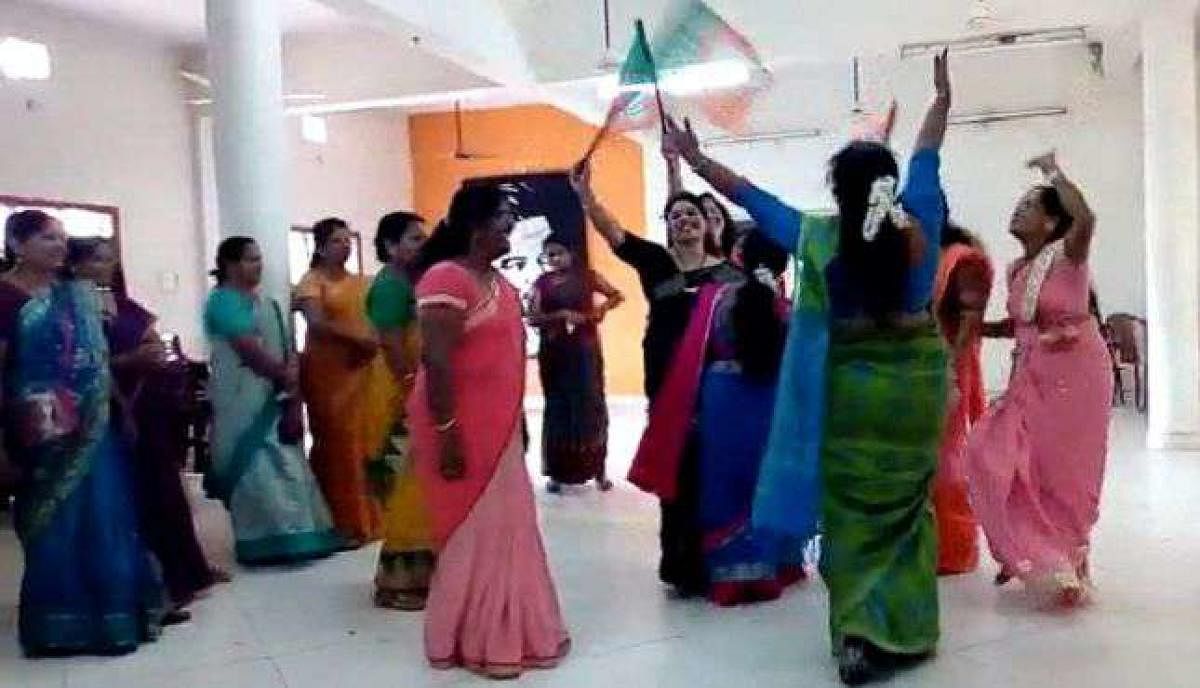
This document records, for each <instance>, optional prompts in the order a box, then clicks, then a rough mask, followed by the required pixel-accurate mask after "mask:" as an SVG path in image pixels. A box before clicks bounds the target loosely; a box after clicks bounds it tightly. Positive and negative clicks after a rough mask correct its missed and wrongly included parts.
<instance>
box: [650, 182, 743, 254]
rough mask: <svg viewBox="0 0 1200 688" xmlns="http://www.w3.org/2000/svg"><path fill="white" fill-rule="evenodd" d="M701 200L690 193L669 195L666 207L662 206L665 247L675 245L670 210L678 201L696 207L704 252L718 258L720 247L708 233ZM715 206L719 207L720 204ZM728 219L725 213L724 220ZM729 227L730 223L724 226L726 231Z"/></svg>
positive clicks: (706, 217) (677, 192)
mask: <svg viewBox="0 0 1200 688" xmlns="http://www.w3.org/2000/svg"><path fill="white" fill-rule="evenodd" d="M702 199H703V196H698V195H696V194H694V193H692V192H691V191H676V192H675V193H673V194H671V197H670V198H668V199H667V203H666V205H664V206H663V221H664V222H666V223H667V247H668V248H669V247H671V246H674V245H675V240H674V239H673V238H672V237H671V227H670V224H671V208H674V207H675V204H676V203H679V202H680V201H686V202H688V203H691V204H692V205H694V206H696V210H697V211H698V212H699V213H700V218H701V219H702V220H704V239H703V241H704V252H705V253H707V254H708V255H710V256H716V257H718V258H719V257H721V246H720V244H718V243H717V240H716V239H714V238H713V236H712V234H711V233H710V232H709V231H708V216H707V215H705V214H704V202H703V201H702ZM717 205H720V203H718V204H717ZM728 217H729V215H728V213H726V218H728ZM731 226H732V223H728V222H727V223H726V224H725V228H726V230H728V229H729V227H731Z"/></svg>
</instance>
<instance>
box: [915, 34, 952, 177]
mask: <svg viewBox="0 0 1200 688" xmlns="http://www.w3.org/2000/svg"><path fill="white" fill-rule="evenodd" d="M933 87H934V96H933V102H932V103H930V105H929V109H928V110H926V111H925V120H924V121H923V122H922V123H921V131H920V133H918V134H917V143H916V145H915V146H913V152H914V153H916V152H918V151H922V150H941V148H942V141H943V140H945V138H946V122H947V120H948V119H949V117H950V101H951V92H950V56H949V49H946V50H943V51H942V54H941V55H937V56H935V57H934V58H933Z"/></svg>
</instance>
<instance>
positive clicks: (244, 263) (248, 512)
mask: <svg viewBox="0 0 1200 688" xmlns="http://www.w3.org/2000/svg"><path fill="white" fill-rule="evenodd" d="M214 272H215V276H216V278H217V288H216V289H214V290H213V291H212V293H211V294H210V295H209V297H208V304H207V305H206V306H205V308H204V327H205V330H206V331H207V332H208V336H209V339H210V342H211V344H212V355H211V357H210V359H209V365H210V366H211V367H212V377H211V382H210V389H209V394H210V396H211V397H212V404H213V464H212V469H211V471H210V472H209V474H208V475H206V476H205V488H206V489H207V490H208V492H209V494H210V495H212V496H215V497H217V498H219V499H220V500H221V501H222V502H224V504H225V507H226V508H227V509H229V515H230V518H231V520H232V521H233V532H234V537H235V538H236V552H237V559H238V561H239V562H241V563H242V564H246V565H262V564H281V563H290V562H297V561H304V560H307V559H314V558H317V557H323V556H327V555H329V554H332V553H333V552H335V551H337V550H338V549H339V548H340V547H341V546H342V539H341V538H340V537H339V536H338V535H337V534H336V533H335V532H334V530H333V521H332V518H331V517H330V515H329V508H328V507H327V506H326V505H325V501H324V499H323V498H322V497H321V492H320V490H319V489H318V487H317V483H316V479H315V478H314V477H313V474H312V469H310V468H309V466H308V461H307V460H305V458H304V450H303V449H302V448H301V446H300V442H301V436H302V434H303V433H302V427H300V425H299V423H300V421H299V418H298V417H297V414H298V411H299V409H298V408H297V407H295V406H293V405H292V404H294V400H295V398H296V397H295V394H296V391H297V385H298V371H297V368H296V366H295V365H294V364H293V363H292V360H294V357H293V356H292V353H291V352H292V343H291V335H290V334H289V333H290V330H289V328H288V327H287V324H286V320H285V315H284V311H283V309H282V308H281V307H280V306H279V304H278V302H276V301H275V300H274V299H272V298H270V297H267V296H263V295H260V294H259V293H258V286H259V283H260V282H261V281H262V253H261V252H260V251H259V248H258V245H257V244H255V243H254V240H252V239H249V238H247V237H230V238H228V239H226V240H225V241H223V242H221V245H220V247H219V248H218V250H217V269H216V270H215V271H214Z"/></svg>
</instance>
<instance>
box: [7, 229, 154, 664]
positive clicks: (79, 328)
mask: <svg viewBox="0 0 1200 688" xmlns="http://www.w3.org/2000/svg"><path fill="white" fill-rule="evenodd" d="M5 239H6V242H7V243H6V246H7V248H8V252H9V253H8V255H9V256H10V257H11V258H13V259H14V260H15V266H14V267H13V268H12V269H11V270H9V271H7V272H6V273H4V275H3V276H2V277H0V369H2V370H3V378H4V379H3V385H2V389H3V395H4V396H3V415H4V422H5V430H6V432H5V439H6V442H7V445H8V452H9V456H11V457H12V458H13V459H14V461H15V463H16V464H17V465H18V466H19V468H20V470H21V484H20V487H19V492H18V497H17V506H16V514H15V516H16V519H15V523H16V529H17V535H18V536H19V537H20V540H21V545H22V547H23V549H24V552H25V574H24V579H23V581H22V584H21V604H20V639H21V646H22V648H23V649H24V651H25V653H26V655H28V656H31V657H38V656H63V655H72V654H104V655H115V654H124V653H128V652H132V651H134V650H136V649H137V647H138V645H139V644H140V643H142V642H145V641H149V640H153V639H154V638H156V637H157V635H158V631H159V627H160V622H161V620H162V617H163V607H164V595H163V589H162V584H161V582H160V581H159V579H158V576H157V574H156V573H155V570H154V564H153V562H152V559H151V557H150V555H149V553H148V552H147V550H146V547H145V546H144V544H143V541H142V538H141V535H140V533H139V530H138V517H137V509H136V504H135V503H134V489H133V480H132V476H131V475H130V460H129V456H128V454H127V452H126V450H125V448H124V445H123V443H122V442H121V441H120V439H119V437H118V434H117V432H116V430H115V427H114V424H113V420H112V417H111V415H110V403H111V396H110V395H111V392H112V379H111V376H110V374H109V359H108V348H107V346H106V343H105V339H104V331H103V326H102V323H101V317H100V305H99V302H98V300H97V299H96V296H95V293H94V292H93V290H92V289H91V288H89V287H88V286H85V285H84V284H81V283H79V282H75V281H71V280H59V279H58V277H57V273H58V271H59V270H60V269H61V268H62V265H63V261H64V260H65V258H66V255H67V238H66V234H65V233H64V232H63V228H62V225H61V224H60V223H59V221H58V220H55V219H54V218H52V217H50V216H49V215H47V214H45V213H42V212H40V211H36V210H27V211H22V212H18V213H15V214H13V215H12V216H10V217H9V218H8V220H7V222H6V224H5Z"/></svg>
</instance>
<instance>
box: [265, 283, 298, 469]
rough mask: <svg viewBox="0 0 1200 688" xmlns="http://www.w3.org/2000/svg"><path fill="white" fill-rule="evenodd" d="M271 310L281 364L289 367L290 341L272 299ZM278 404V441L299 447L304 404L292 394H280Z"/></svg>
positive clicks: (280, 314)
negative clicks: (275, 327) (279, 344)
mask: <svg viewBox="0 0 1200 688" xmlns="http://www.w3.org/2000/svg"><path fill="white" fill-rule="evenodd" d="M271 309H272V310H273V311H274V312H275V323H276V325H277V326H278V327H279V337H280V339H281V341H282V342H283V362H284V364H285V365H290V364H291V362H292V355H293V354H292V341H291V338H290V337H289V336H288V329H287V326H286V325H285V324H284V321H283V311H282V310H281V309H280V308H279V303H278V302H277V301H275V300H274V299H271ZM278 402H279V427H278V431H277V432H278V434H279V441H280V443H282V444H287V445H291V446H299V445H300V444H301V443H302V442H304V404H303V402H302V401H301V399H300V397H299V396H296V395H294V394H281V395H280V396H279V397H278Z"/></svg>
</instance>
